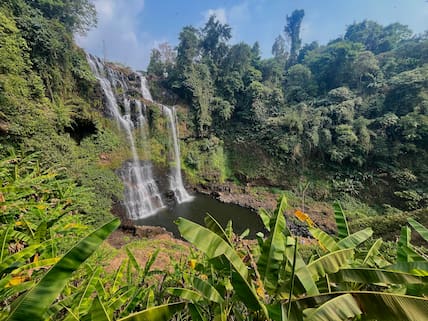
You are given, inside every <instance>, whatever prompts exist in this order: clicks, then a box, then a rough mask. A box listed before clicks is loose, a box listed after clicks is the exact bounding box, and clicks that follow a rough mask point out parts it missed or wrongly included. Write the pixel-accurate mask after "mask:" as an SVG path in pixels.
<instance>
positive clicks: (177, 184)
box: [140, 75, 192, 203]
mask: <svg viewBox="0 0 428 321" xmlns="http://www.w3.org/2000/svg"><path fill="white" fill-rule="evenodd" d="M140 78H141V94H142V95H143V98H144V99H146V100H148V101H153V98H152V95H151V93H150V90H149V88H148V86H147V79H146V78H145V77H144V76H143V75H140ZM161 108H162V112H163V114H164V115H165V116H166V117H167V119H168V128H169V133H170V143H171V144H170V145H172V146H171V147H172V151H173V153H172V158H173V162H172V164H171V168H170V176H169V188H170V189H171V191H173V192H174V196H175V198H176V200H177V202H178V203H182V202H188V201H191V200H192V196H190V195H189V193H187V191H186V189H185V188H184V184H183V177H182V176H181V163H180V147H179V142H178V134H177V126H176V125H175V124H176V121H175V110H174V108H172V109H171V108H169V107H167V106H163V105H162V106H161Z"/></svg>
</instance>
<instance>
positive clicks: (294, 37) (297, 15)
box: [284, 9, 305, 66]
mask: <svg viewBox="0 0 428 321" xmlns="http://www.w3.org/2000/svg"><path fill="white" fill-rule="evenodd" d="M304 16H305V11H304V10H303V9H302V10H294V11H293V13H292V14H291V16H287V18H286V20H287V23H286V25H285V27H284V32H285V34H286V35H287V37H288V38H289V39H290V42H291V45H290V58H289V63H288V64H289V65H290V66H291V65H293V64H295V63H296V61H297V54H298V53H299V50H300V47H301V46H302V39H300V27H301V24H302V20H303V17H304Z"/></svg>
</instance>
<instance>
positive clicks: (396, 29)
mask: <svg viewBox="0 0 428 321" xmlns="http://www.w3.org/2000/svg"><path fill="white" fill-rule="evenodd" d="M411 35H412V32H411V30H410V29H409V28H408V27H407V26H404V25H402V24H399V23H393V24H390V25H388V26H386V27H383V26H382V25H380V24H378V23H377V22H374V21H371V20H364V21H363V22H359V23H353V24H352V25H350V26H348V28H347V29H346V33H345V37H344V39H345V40H349V41H353V42H360V43H362V44H364V46H365V47H366V49H367V50H370V51H372V52H373V53H375V54H379V53H382V52H386V51H389V50H391V49H393V48H395V47H396V46H397V45H398V43H399V42H400V41H402V40H406V39H409V38H410V36H411Z"/></svg>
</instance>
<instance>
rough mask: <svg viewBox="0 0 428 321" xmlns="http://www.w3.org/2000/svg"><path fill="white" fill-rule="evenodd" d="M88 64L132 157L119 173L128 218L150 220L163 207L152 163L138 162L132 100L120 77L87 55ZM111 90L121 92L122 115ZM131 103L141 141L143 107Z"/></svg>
mask: <svg viewBox="0 0 428 321" xmlns="http://www.w3.org/2000/svg"><path fill="white" fill-rule="evenodd" d="M88 61H89V64H90V66H91V69H92V71H93V73H94V74H95V76H96V77H97V79H98V81H99V82H100V84H101V88H102V90H103V92H104V95H105V97H106V102H107V109H108V112H109V113H110V114H111V116H112V117H113V118H114V119H115V120H116V122H117V124H118V126H119V129H120V130H123V131H124V132H125V134H126V137H127V139H128V142H129V147H130V150H131V153H132V160H131V161H128V162H126V163H125V165H124V167H123V168H122V170H121V177H122V179H123V181H124V184H125V207H126V210H127V214H128V217H129V218H131V219H141V218H145V217H148V216H151V215H153V214H155V213H156V212H157V211H158V210H159V209H161V208H163V207H164V205H163V202H162V198H161V196H160V193H159V189H158V187H157V184H156V182H155V180H154V179H153V174H152V168H151V167H152V164H151V162H141V161H140V160H139V158H138V154H137V149H136V147H135V137H134V134H133V131H134V128H135V125H134V122H133V120H132V113H131V99H129V98H128V97H127V96H126V89H127V85H126V82H125V81H124V78H123V74H120V73H118V72H117V71H115V70H114V69H112V68H109V67H108V66H106V65H104V64H103V63H102V62H101V60H99V59H98V58H96V57H92V56H90V55H88ZM114 89H116V91H117V92H123V95H122V96H123V97H122V99H123V101H122V103H123V107H124V112H123V115H122V112H121V109H120V107H119V104H118V101H117V99H116V96H115V94H114ZM132 102H133V104H134V105H135V107H136V109H137V115H138V116H137V120H136V124H137V126H140V127H141V129H140V130H141V132H142V136H143V138H144V137H146V136H144V135H145V134H144V133H145V128H144V125H145V124H146V122H145V118H144V116H143V111H142V105H141V102H140V101H138V100H133V101H132ZM146 140H147V139H146Z"/></svg>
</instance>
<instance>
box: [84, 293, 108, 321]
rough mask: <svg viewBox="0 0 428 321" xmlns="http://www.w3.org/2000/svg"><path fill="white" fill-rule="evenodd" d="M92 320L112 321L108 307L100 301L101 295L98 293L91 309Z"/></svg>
mask: <svg viewBox="0 0 428 321" xmlns="http://www.w3.org/2000/svg"><path fill="white" fill-rule="evenodd" d="M89 313H90V315H91V320H93V321H111V319H110V317H109V315H108V313H107V311H106V308H105V307H104V305H103V304H102V302H101V301H100V298H99V296H98V295H97V296H96V297H95V299H94V302H93V304H92V307H91V310H90V312H89Z"/></svg>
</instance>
